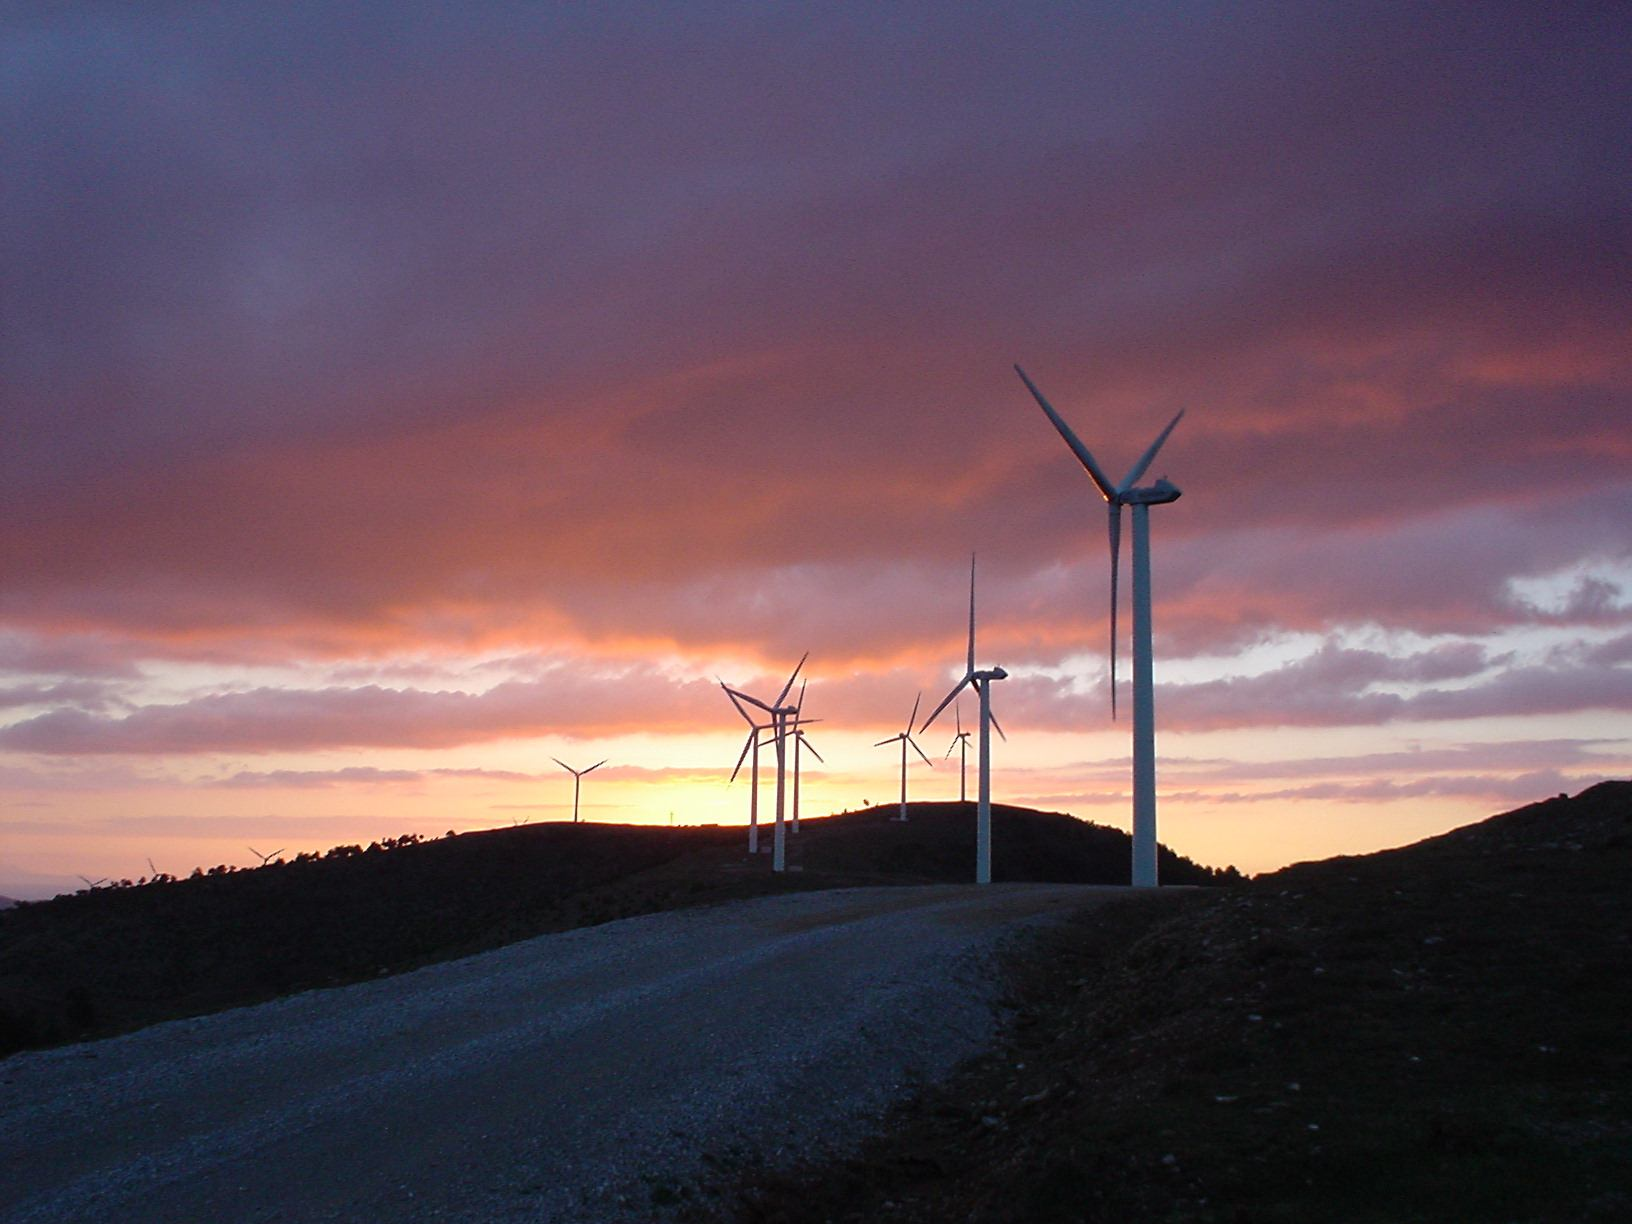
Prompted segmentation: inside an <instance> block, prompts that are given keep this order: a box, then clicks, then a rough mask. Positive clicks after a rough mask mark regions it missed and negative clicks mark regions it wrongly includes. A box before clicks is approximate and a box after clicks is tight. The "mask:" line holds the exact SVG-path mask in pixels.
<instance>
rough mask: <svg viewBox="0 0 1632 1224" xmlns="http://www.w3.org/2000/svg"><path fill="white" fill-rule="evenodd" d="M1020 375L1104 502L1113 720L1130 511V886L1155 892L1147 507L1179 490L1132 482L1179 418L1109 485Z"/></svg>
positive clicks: (1023, 374)
mask: <svg viewBox="0 0 1632 1224" xmlns="http://www.w3.org/2000/svg"><path fill="white" fill-rule="evenodd" d="M1014 370H1015V373H1017V374H1019V375H1020V379H1021V381H1022V382H1024V383H1025V384H1026V387H1027V389H1028V390H1030V392H1031V394H1032V396H1033V398H1035V399H1036V401H1037V403H1038V406H1039V407H1041V408H1042V410H1043V412H1044V413H1045V414H1047V416H1048V419H1049V420H1050V421H1052V422H1053V424H1054V428H1055V429H1057V430H1058V431H1059V434H1060V437H1062V438H1064V439H1065V444H1066V445H1067V446H1069V447H1070V448H1071V450H1072V453H1073V454H1075V455H1076V457H1077V459H1078V461H1079V462H1080V463H1081V464H1082V466H1083V468H1084V469H1086V471H1087V472H1088V477H1089V479H1091V480H1092V481H1093V482H1094V487H1095V488H1097V489H1098V490H1099V494H1100V496H1101V497H1103V498H1104V499H1105V502H1106V505H1107V507H1108V509H1109V511H1110V540H1111V717H1112V718H1113V719H1114V718H1115V717H1116V578H1117V566H1118V563H1119V553H1120V552H1121V545H1122V507H1123V506H1132V507H1133V885H1134V887H1135V888H1154V887H1156V884H1157V878H1156V709H1155V691H1154V690H1155V685H1154V683H1153V679H1152V674H1151V644H1150V639H1151V632H1150V508H1151V507H1152V506H1161V505H1166V504H1167V503H1168V502H1172V501H1177V500H1178V499H1179V490H1178V489H1177V488H1176V487H1175V486H1173V485H1171V484H1169V483H1168V481H1167V478H1166V477H1165V476H1164V477H1162V478H1161V479H1159V480H1158V481H1157V482H1156V483H1155V484H1153V485H1148V486H1146V487H1145V488H1142V489H1140V488H1135V487H1134V482H1135V481H1136V480H1138V479H1139V478H1140V477H1141V476H1143V475H1144V474H1145V470H1146V469H1147V468H1149V467H1150V465H1151V462H1152V461H1153V460H1154V459H1155V458H1156V452H1157V451H1159V450H1161V448H1162V443H1164V442H1166V441H1167V435H1168V434H1170V433H1172V432H1173V427H1174V426H1175V425H1177V424H1178V423H1179V418H1180V417H1182V416H1184V413H1183V412H1180V413H1179V414H1178V416H1175V417H1174V418H1173V419H1172V420H1171V421H1169V422H1168V423H1167V428H1166V429H1164V430H1162V432H1161V433H1159V434H1158V435H1156V441H1154V442H1152V443H1151V444H1150V448H1149V449H1148V450H1146V451H1145V453H1144V454H1143V455H1141V456H1140V457H1139V462H1137V463H1135V464H1134V465H1133V467H1132V468H1131V469H1130V470H1129V472H1128V474H1127V476H1126V477H1124V478H1123V480H1122V483H1121V484H1119V485H1113V484H1111V482H1110V481H1109V480H1107V479H1106V478H1105V473H1104V472H1103V471H1101V470H1100V466H1099V464H1097V463H1095V462H1094V457H1093V455H1092V454H1091V453H1089V450H1088V448H1087V447H1086V446H1084V445H1083V444H1082V440H1081V439H1080V438H1078V437H1077V435H1076V434H1074V433H1072V432H1071V427H1070V426H1069V425H1067V424H1066V423H1065V421H1064V420H1063V419H1062V418H1061V417H1060V414H1059V413H1057V412H1055V411H1054V407H1053V405H1051V404H1050V403H1049V402H1048V401H1047V400H1046V399H1044V398H1043V393H1042V392H1041V391H1039V390H1038V389H1037V384H1036V383H1034V382H1032V381H1031V379H1030V378H1028V377H1026V372H1025V371H1024V370H1022V369H1021V368H1020V367H1019V366H1018V365H1016V366H1015V367H1014Z"/></svg>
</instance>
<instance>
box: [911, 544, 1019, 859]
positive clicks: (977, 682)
mask: <svg viewBox="0 0 1632 1224" xmlns="http://www.w3.org/2000/svg"><path fill="white" fill-rule="evenodd" d="M1008 678H1009V673H1008V672H1006V671H1004V670H1003V669H1002V668H1001V667H989V668H986V669H985V670H983V671H977V670H976V668H975V558H974V555H973V554H971V555H970V557H969V661H968V670H966V671H965V672H964V673H963V679H962V680H959V681H958V682H957V683H956V684H954V685H953V686H952V691H951V692H950V693H948V694H947V695H946V696H945V697H943V698H941V704H940V705H938V706H936V707H935V712H934V713H933V714H931V715H930V716H929V717H928V718H926V719H924V725H923V726H922V727H920V728H919V731H920V732H923V731H927V730H929V724H930V723H932V722H934V721H935V719H936V718H937V717H938V716H939V715H940V713H941V711H942V710H944V709H946V707H947V706H949V705H951V704H952V702H953V701H954V700H956V699H957V696H958V694H959V693H961V692H963V690H964V686H965V685H973V686H974V690H975V692H976V693H977V694H979V696H980V781H979V786H980V805H979V809H978V811H977V812H976V815H975V883H976V884H990V883H991V882H992V736H991V732H992V730H993V729H994V728H995V729H996V731H997V733H998V734H999V735H1003V728H1002V727H1001V726H998V722H997V718H996V716H995V715H993V713H992V687H991V686H992V681H993V680H1007V679H1008ZM1003 738H1004V739H1005V740H1007V739H1008V738H1009V737H1008V736H1006V735H1003Z"/></svg>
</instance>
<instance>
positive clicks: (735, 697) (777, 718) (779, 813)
mask: <svg viewBox="0 0 1632 1224" xmlns="http://www.w3.org/2000/svg"><path fill="white" fill-rule="evenodd" d="M808 658H810V652H809V651H808V650H807V651H806V652H805V653H804V654H803V655H801V656H800V658H799V662H798V663H796V664H794V668H793V671H792V673H791V674H790V675H789V676H788V682H787V683H786V684H784V685H783V686H782V691H781V692H780V693H778V694H777V695H776V700H775V701H773V702H771V703H770V704H769V705H767V704H766V703H765V702H763V701H761V700H760V699H759V698H757V697H750V696H749V695H748V694H747V693H744V692H742V691H740V690H738V689H734V688H731V687H730V686H729V685H727V684H725V683H724V682H723V681H722V682H721V683H720V687H721V688H723V689H725V694H726V696H727V697H729V698H731V704H732V705H734V706H736V708H737V713H739V714H741V715H742V716H743V718H744V719H746V720H747V722H748V725H749V727H750V728H752V729H751V730H750V731H749V733H748V743H747V744H745V745H744V746H743V749H742V756H747V755H748V751H749V749H750V748H752V749H753V750H754V764H755V767H756V768H755V772H756V776H757V772H758V769H757V767H758V764H759V753H758V748H759V731H760V728H759V726H758V724H756V723H755V722H754V720H753V717H752V716H751V715H750V714H749V713H748V711H747V710H745V709H743V708H742V704H743V702H747V703H748V704H749V705H751V706H754V707H755V708H756V709H760V710H763V711H765V713H767V714H769V715H770V716H771V721H770V722H769V723H768V724H766V725H767V726H768V727H769V729H770V732H771V740H772V742H773V743H774V744H775V745H776V832H775V835H774V837H773V838H772V842H771V846H772V849H771V870H772V871H784V870H786V869H787V864H788V840H787V826H786V825H785V824H784V823H783V817H784V814H785V812H786V808H787V777H788V770H787V765H788V757H787V740H788V732H789V730H790V728H792V727H796V726H797V725H798V719H799V707H798V706H791V705H783V704H782V703H783V702H784V701H786V700H787V697H788V693H789V691H790V690H792V688H793V682H794V681H795V680H797V679H798V678H799V671H800V669H801V668H802V667H804V665H805V660H806V659H808ZM742 756H739V757H738V758H737V769H741V768H742ZM737 769H733V770H732V771H731V776H732V777H733V778H735V777H736V776H737ZM756 790H757V787H756ZM757 802H758V796H757V795H756V796H755V803H756V805H757Z"/></svg>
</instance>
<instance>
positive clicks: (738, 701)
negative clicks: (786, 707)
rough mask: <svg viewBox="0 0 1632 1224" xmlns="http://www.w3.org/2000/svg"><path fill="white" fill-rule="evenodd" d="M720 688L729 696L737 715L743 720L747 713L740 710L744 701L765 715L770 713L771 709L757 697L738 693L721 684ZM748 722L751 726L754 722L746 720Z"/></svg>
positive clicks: (750, 719) (749, 719)
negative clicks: (762, 711) (756, 707)
mask: <svg viewBox="0 0 1632 1224" xmlns="http://www.w3.org/2000/svg"><path fill="white" fill-rule="evenodd" d="M720 687H721V688H723V689H725V691H726V693H727V694H729V695H730V697H731V701H732V702H733V704H735V705H736V707H737V712H738V713H739V714H741V715H742V716H743V717H744V718H748V711H747V710H744V709H743V708H742V703H743V702H745V701H746V702H747V703H748V704H749V705H751V706H758V707H759V708H760V709H762V710H764V711H765V713H767V714H769V713H770V712H771V707H770V706H768V705H766V704H765V703H764V702H763V701H761V700H760V699H759V698H758V697H750V696H749V695H748V694H747V693H743V692H739V691H738V690H737V689H734V688H727V687H726V686H725V685H723V684H722V685H720ZM748 721H749V723H750V724H751V723H752V722H753V721H754V720H753V719H752V718H748Z"/></svg>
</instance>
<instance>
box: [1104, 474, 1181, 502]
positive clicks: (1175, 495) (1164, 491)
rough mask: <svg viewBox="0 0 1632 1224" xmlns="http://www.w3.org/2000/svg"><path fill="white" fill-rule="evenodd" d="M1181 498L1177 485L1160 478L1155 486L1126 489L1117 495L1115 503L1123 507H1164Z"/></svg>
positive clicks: (1165, 478)
mask: <svg viewBox="0 0 1632 1224" xmlns="http://www.w3.org/2000/svg"><path fill="white" fill-rule="evenodd" d="M1182 496H1183V492H1182V491H1181V490H1180V489H1179V487H1178V486H1177V485H1174V484H1170V483H1168V480H1167V477H1165V476H1164V477H1162V478H1161V479H1160V480H1158V481H1157V482H1156V483H1155V484H1153V485H1150V486H1148V487H1146V488H1143V489H1128V490H1127V491H1125V492H1123V493H1120V494H1118V495H1117V501H1118V502H1120V503H1121V504H1122V505H1124V506H1165V505H1166V504H1167V503H1168V502H1176V501H1178V500H1179V498H1180V497H1182Z"/></svg>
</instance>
